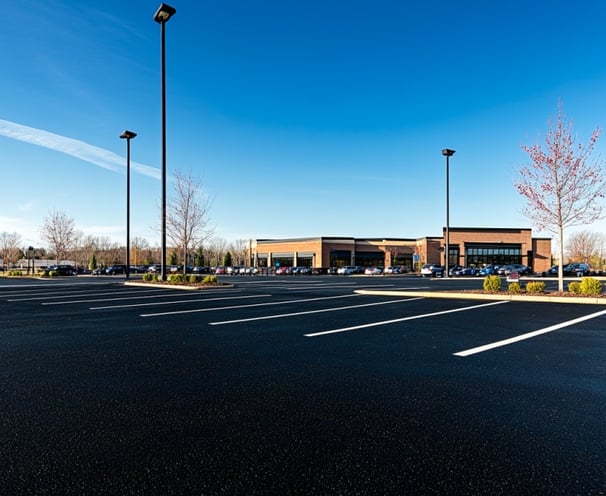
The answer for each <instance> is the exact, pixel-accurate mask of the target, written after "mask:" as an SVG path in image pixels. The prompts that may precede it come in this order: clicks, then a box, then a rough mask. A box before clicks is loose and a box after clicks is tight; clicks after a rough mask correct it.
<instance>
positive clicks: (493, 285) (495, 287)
mask: <svg viewBox="0 0 606 496" xmlns="http://www.w3.org/2000/svg"><path fill="white" fill-rule="evenodd" d="M500 290H501V278H500V277H499V276H496V275H492V276H487V277H485V278H484V291H500Z"/></svg>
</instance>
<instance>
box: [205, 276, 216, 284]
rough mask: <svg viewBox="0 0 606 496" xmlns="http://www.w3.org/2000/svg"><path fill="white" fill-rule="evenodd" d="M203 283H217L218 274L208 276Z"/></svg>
mask: <svg viewBox="0 0 606 496" xmlns="http://www.w3.org/2000/svg"><path fill="white" fill-rule="evenodd" d="M202 284H217V276H214V275H213V276H206V277H204V279H203V280H202Z"/></svg>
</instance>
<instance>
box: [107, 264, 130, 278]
mask: <svg viewBox="0 0 606 496" xmlns="http://www.w3.org/2000/svg"><path fill="white" fill-rule="evenodd" d="M105 273H106V274H107V275H108V276H115V275H116V274H126V265H112V266H111V267H108V268H107V269H105Z"/></svg>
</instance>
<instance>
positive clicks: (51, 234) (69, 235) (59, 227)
mask: <svg viewBox="0 0 606 496" xmlns="http://www.w3.org/2000/svg"><path fill="white" fill-rule="evenodd" d="M40 234H41V235H42V238H44V239H45V240H46V241H47V242H48V244H49V245H50V248H51V249H52V250H53V251H54V252H55V257H56V259H57V263H59V261H60V260H64V259H65V258H67V255H68V253H69V250H70V249H71V248H72V247H73V245H74V242H75V241H76V236H77V233H76V228H75V225H74V219H72V218H70V217H68V216H67V215H66V214H65V212H60V211H57V210H51V211H50V212H49V215H48V217H45V218H44V220H43V223H42V227H41V229H40Z"/></svg>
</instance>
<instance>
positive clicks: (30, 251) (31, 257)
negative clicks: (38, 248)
mask: <svg viewBox="0 0 606 496" xmlns="http://www.w3.org/2000/svg"><path fill="white" fill-rule="evenodd" d="M27 256H28V259H27V275H29V261H30V260H31V261H32V276H33V275H34V273H35V272H36V271H35V270H34V269H35V263H34V247H33V246H30V247H29V248H28V249H27Z"/></svg>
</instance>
